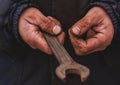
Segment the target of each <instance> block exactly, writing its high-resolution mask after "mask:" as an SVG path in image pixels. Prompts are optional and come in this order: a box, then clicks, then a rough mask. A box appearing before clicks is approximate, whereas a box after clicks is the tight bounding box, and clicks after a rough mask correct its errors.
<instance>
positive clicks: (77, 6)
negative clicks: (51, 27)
mask: <svg viewBox="0 0 120 85" xmlns="http://www.w3.org/2000/svg"><path fill="white" fill-rule="evenodd" d="M91 1H92V4H94V5H99V6H101V7H103V8H104V9H106V12H108V14H109V16H111V19H112V21H113V25H114V28H115V31H116V35H117V36H115V38H116V40H115V41H113V43H112V44H111V45H110V46H109V47H108V48H107V49H106V50H105V51H103V52H96V53H93V54H90V55H86V56H81V57H78V56H76V55H75V53H74V51H73V48H72V45H71V43H70V41H69V36H68V33H67V31H68V29H69V28H70V27H71V26H72V25H73V24H74V23H75V22H76V21H77V20H79V19H81V18H82V17H83V16H84V15H85V13H86V12H87V11H88V10H86V9H87V7H88V5H90V3H91ZM91 1H90V0H0V85H33V84H34V85H51V84H53V85H74V84H75V85H81V82H80V79H79V77H78V76H76V75H68V77H67V79H66V82H61V81H60V80H59V79H58V78H57V77H56V76H55V73H54V71H55V68H56V66H57V65H58V63H57V62H56V60H55V58H54V57H53V56H48V55H46V54H44V53H42V52H40V51H38V50H33V49H31V48H30V47H29V46H26V45H25V43H24V42H23V41H22V39H21V38H20V36H19V33H18V32H17V31H18V27H17V24H18V19H19V16H20V14H21V13H22V12H23V10H24V9H25V8H27V7H31V6H33V7H36V8H38V9H39V10H40V11H42V12H43V14H45V15H46V16H48V15H50V16H53V17H55V18H56V19H58V20H59V21H60V22H61V23H62V28H63V30H64V31H65V33H66V39H65V44H64V47H65V48H66V49H67V51H68V52H69V53H70V55H71V56H72V57H73V59H74V60H75V61H77V62H79V63H81V64H83V65H86V66H87V67H89V68H90V70H91V74H90V76H89V78H88V81H87V82H85V83H84V84H82V85H120V84H119V76H120V73H119V71H120V66H119V65H120V63H119V56H120V53H119V52H118V50H119V49H120V47H119V36H118V35H119V28H120V26H119V24H120V22H119V21H120V2H119V0H91ZM97 3H98V4H97ZM92 4H91V5H92ZM106 4H107V5H106ZM106 7H107V8H106ZM21 42H22V43H21ZM116 61H117V62H116Z"/></svg>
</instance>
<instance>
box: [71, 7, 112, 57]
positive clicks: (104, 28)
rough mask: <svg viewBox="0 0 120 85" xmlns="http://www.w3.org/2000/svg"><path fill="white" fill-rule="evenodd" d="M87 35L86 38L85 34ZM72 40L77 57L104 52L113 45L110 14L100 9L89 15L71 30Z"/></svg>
mask: <svg viewBox="0 0 120 85" xmlns="http://www.w3.org/2000/svg"><path fill="white" fill-rule="evenodd" d="M85 33H86V38H83V34H85ZM69 35H70V40H71V43H72V45H73V48H74V50H75V53H76V54H77V55H79V56H80V55H86V54H89V53H92V52H96V51H102V50H104V49H105V48H106V47H107V46H109V45H110V44H111V41H112V39H113V35H114V27H113V25H112V22H111V19H110V17H109V16H108V14H107V13H106V12H105V11H104V10H103V9H102V8H100V7H93V8H91V9H90V10H89V11H88V13H87V14H86V15H85V16H84V17H83V18H82V19H81V20H79V21H78V22H77V23H75V24H74V25H73V26H72V28H71V29H70V30H69Z"/></svg>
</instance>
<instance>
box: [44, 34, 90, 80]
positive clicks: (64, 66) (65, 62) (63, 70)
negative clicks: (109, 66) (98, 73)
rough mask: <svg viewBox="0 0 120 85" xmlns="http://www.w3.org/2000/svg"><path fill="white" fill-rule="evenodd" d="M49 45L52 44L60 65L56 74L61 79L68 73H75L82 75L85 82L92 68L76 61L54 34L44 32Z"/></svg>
mask: <svg viewBox="0 0 120 85" xmlns="http://www.w3.org/2000/svg"><path fill="white" fill-rule="evenodd" d="M43 34H44V37H45V38H46V41H47V43H48V45H49V46H50V48H51V50H52V51H53V54H54V55H55V56H56V58H57V60H58V62H59V64H60V65H59V66H58V67H57V68H56V75H57V76H58V78H60V79H61V80H63V79H65V78H66V74H69V73H72V74H73V73H74V74H77V75H80V77H81V81H82V82H84V81H85V80H86V79H87V77H88V76H89V74H90V70H89V69H88V68H87V67H86V66H84V65H81V64H79V63H77V62H75V61H74V60H73V59H72V58H71V56H70V55H69V54H68V52H67V51H66V50H65V48H64V47H63V45H62V44H60V43H59V42H58V41H57V38H56V37H55V36H53V35H49V34H47V33H43Z"/></svg>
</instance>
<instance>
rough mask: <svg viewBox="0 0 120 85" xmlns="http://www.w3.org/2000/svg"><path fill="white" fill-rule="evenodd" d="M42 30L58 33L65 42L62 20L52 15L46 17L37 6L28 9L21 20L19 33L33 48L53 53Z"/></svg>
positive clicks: (53, 33) (61, 41)
mask: <svg viewBox="0 0 120 85" xmlns="http://www.w3.org/2000/svg"><path fill="white" fill-rule="evenodd" d="M40 30H43V31H45V32H47V33H50V34H52V35H58V34H59V35H58V36H57V38H58V40H59V42H60V43H64V37H65V34H64V32H62V30H61V25H60V22H59V21H58V20H56V19H54V18H52V17H50V16H48V17H46V16H45V15H43V14H42V13H41V12H40V11H39V10H38V9H36V8H28V9H26V10H25V11H24V12H23V13H22V15H21V17H20V20H19V33H20V36H21V37H22V39H23V40H24V41H25V42H26V43H27V44H28V45H29V46H30V47H32V48H34V49H39V50H41V51H43V52H45V53H48V54H51V53H52V51H51V50H50V48H49V46H48V44H47V43H46V40H45V39H44V36H43V34H42V32H41V31H40Z"/></svg>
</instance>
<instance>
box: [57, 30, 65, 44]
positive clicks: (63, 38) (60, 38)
mask: <svg viewBox="0 0 120 85" xmlns="http://www.w3.org/2000/svg"><path fill="white" fill-rule="evenodd" d="M57 39H58V41H59V42H60V43H61V44H64V40H65V33H64V32H62V33H60V34H59V35H58V36H57Z"/></svg>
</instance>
